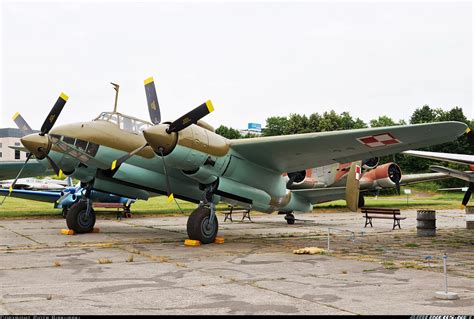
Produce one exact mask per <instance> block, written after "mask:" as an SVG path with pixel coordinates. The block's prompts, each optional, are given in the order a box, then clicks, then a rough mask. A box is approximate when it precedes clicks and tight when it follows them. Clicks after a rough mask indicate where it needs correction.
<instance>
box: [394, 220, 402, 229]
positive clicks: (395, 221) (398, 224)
mask: <svg viewBox="0 0 474 319" xmlns="http://www.w3.org/2000/svg"><path fill="white" fill-rule="evenodd" d="M397 226H398V229H402V228H401V227H400V219H394V220H393V227H392V230H394V229H395V227H397Z"/></svg>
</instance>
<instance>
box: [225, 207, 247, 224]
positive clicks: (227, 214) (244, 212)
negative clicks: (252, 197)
mask: <svg viewBox="0 0 474 319" xmlns="http://www.w3.org/2000/svg"><path fill="white" fill-rule="evenodd" d="M229 208H230V209H229V210H223V211H222V213H223V214H224V215H225V218H224V222H225V221H226V220H228V219H229V220H230V221H231V222H234V221H233V220H232V213H242V220H241V221H244V219H245V218H248V220H250V221H251V222H252V219H250V209H234V207H233V206H229Z"/></svg>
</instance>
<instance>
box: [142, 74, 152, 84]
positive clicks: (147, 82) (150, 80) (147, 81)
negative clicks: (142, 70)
mask: <svg viewBox="0 0 474 319" xmlns="http://www.w3.org/2000/svg"><path fill="white" fill-rule="evenodd" d="M143 82H144V83H145V85H147V84H150V83H151V82H154V80H153V77H152V76H150V77H149V78H148V79H146V80H145V81H143Z"/></svg>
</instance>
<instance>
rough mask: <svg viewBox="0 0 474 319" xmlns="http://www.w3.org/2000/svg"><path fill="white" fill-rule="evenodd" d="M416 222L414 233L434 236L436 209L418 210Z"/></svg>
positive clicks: (422, 235)
mask: <svg viewBox="0 0 474 319" xmlns="http://www.w3.org/2000/svg"><path fill="white" fill-rule="evenodd" d="M416 223H417V224H416V235H417V236H418V237H433V236H436V211H434V210H418V211H417V214H416Z"/></svg>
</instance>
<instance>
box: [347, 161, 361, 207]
mask: <svg viewBox="0 0 474 319" xmlns="http://www.w3.org/2000/svg"><path fill="white" fill-rule="evenodd" d="M360 175H361V167H360V166H359V165H358V164H357V163H356V162H353V163H352V164H351V169H350V170H349V173H348V174H347V182H346V203H347V207H348V208H349V209H350V210H351V211H353V212H356V211H357V209H358V207H359V192H360V182H359V180H360Z"/></svg>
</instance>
